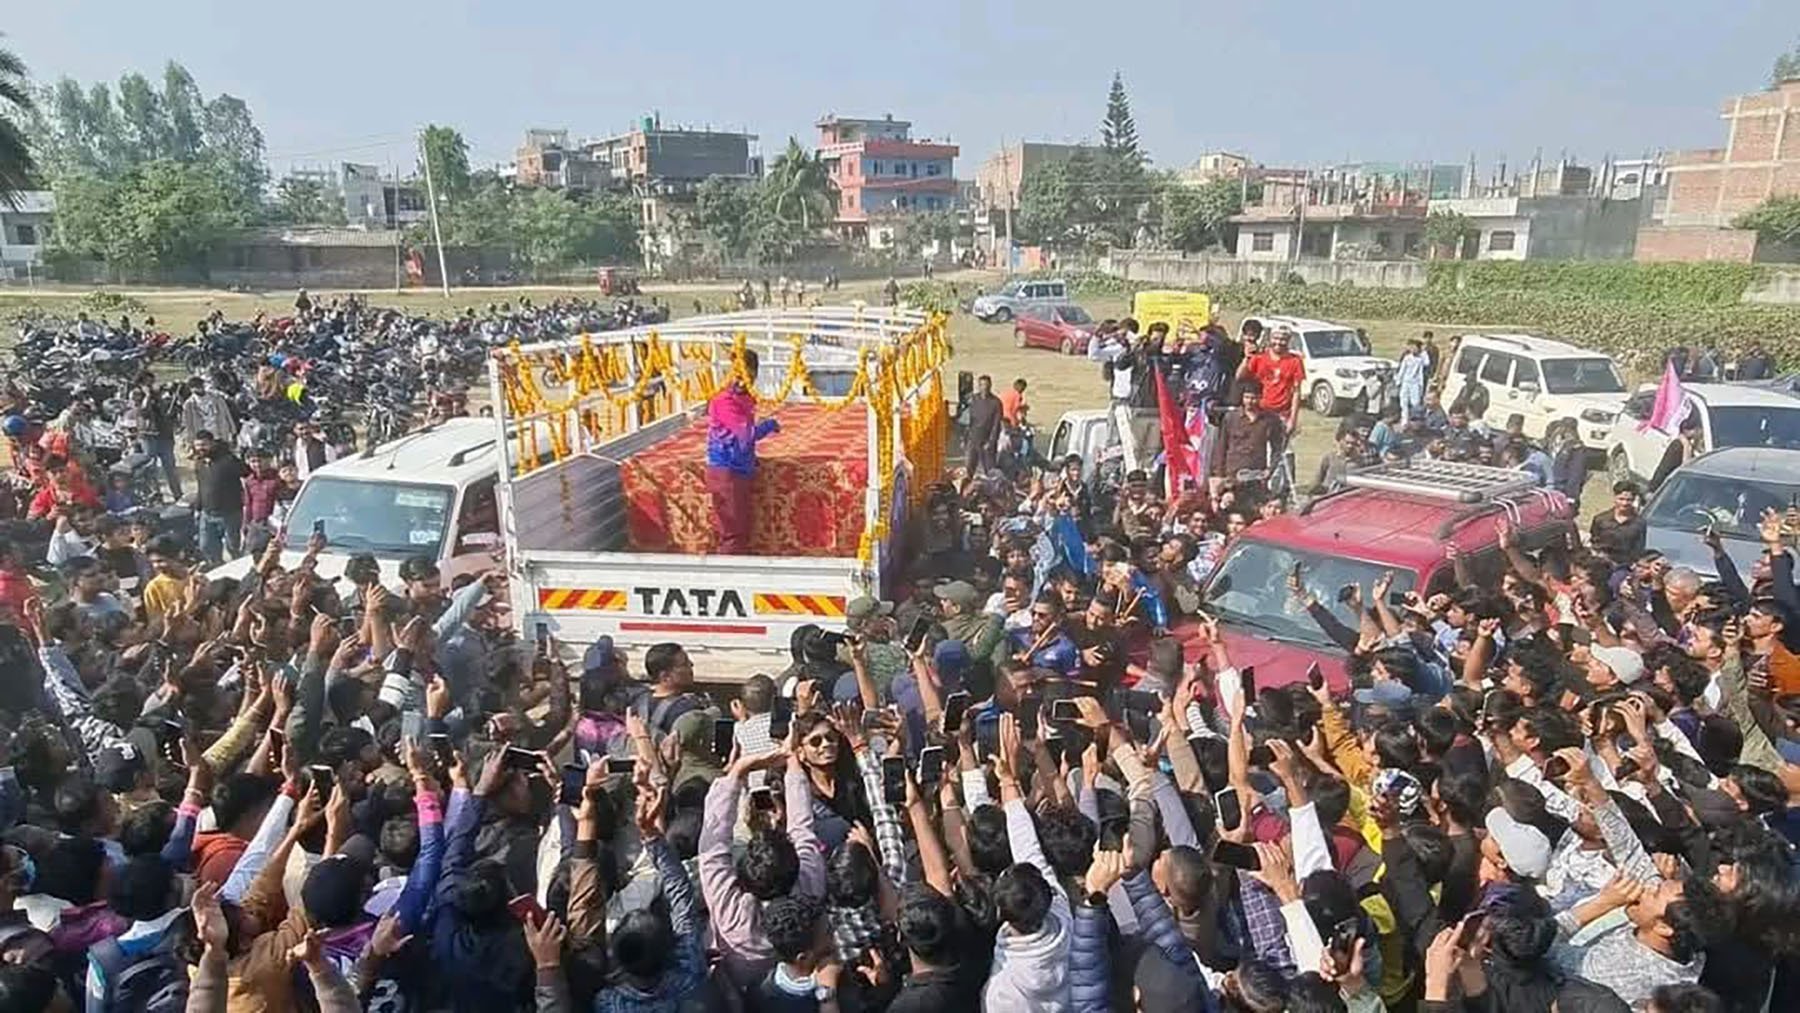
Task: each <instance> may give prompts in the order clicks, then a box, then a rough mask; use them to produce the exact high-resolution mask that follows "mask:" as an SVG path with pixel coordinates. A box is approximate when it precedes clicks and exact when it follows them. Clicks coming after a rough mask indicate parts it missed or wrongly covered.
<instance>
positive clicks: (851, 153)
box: [818, 115, 958, 239]
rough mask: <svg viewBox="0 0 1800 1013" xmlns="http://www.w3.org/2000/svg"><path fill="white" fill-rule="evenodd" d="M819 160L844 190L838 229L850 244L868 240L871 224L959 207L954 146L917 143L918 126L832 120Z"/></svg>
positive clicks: (822, 129)
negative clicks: (914, 134) (914, 130)
mask: <svg viewBox="0 0 1800 1013" xmlns="http://www.w3.org/2000/svg"><path fill="white" fill-rule="evenodd" d="M818 127H819V157H820V158H822V159H824V161H825V163H826V166H827V167H828V168H829V169H830V171H831V179H832V181H833V182H834V183H836V184H837V188H838V214H837V224H838V229H839V231H840V233H842V234H843V235H844V236H845V237H846V238H863V239H866V238H867V237H868V232H869V221H870V219H872V218H885V217H891V216H894V215H901V214H908V213H911V212H914V211H949V210H951V209H953V208H954V207H955V206H956V171H955V169H956V156H957V153H958V148H957V147H956V145H954V144H936V143H933V142H931V141H915V140H913V139H912V124H911V123H909V122H907V121H905V120H896V119H894V117H893V116H891V115H890V116H885V117H883V118H881V119H878V120H863V119H848V118H840V117H838V116H826V117H825V118H824V119H822V120H820V121H819V123H818Z"/></svg>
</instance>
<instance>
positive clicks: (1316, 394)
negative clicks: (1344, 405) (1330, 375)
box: [1307, 380, 1338, 417]
mask: <svg viewBox="0 0 1800 1013" xmlns="http://www.w3.org/2000/svg"><path fill="white" fill-rule="evenodd" d="M1307 401H1308V402H1309V403H1310V404H1311V405H1312V410H1313V411H1315V412H1318V413H1319V414H1320V415H1324V416H1326V417H1330V416H1333V415H1336V414H1337V413H1338V396H1337V393H1336V392H1335V391H1333V390H1332V389H1331V381H1329V380H1320V381H1319V382H1318V383H1315V384H1313V388H1312V394H1311V396H1309V397H1308V398H1307Z"/></svg>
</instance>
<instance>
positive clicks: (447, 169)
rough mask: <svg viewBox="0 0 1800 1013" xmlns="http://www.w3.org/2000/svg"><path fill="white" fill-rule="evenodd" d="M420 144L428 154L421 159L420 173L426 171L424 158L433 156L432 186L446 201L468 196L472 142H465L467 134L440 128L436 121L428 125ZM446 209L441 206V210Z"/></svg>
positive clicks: (454, 200) (450, 201)
mask: <svg viewBox="0 0 1800 1013" xmlns="http://www.w3.org/2000/svg"><path fill="white" fill-rule="evenodd" d="M420 147H421V148H422V149H423V151H424V155H423V156H422V158H421V159H420V162H419V172H420V173H421V174H423V173H424V172H425V161H424V159H427V158H428V159H430V160H431V185H432V186H433V187H434V188H435V189H436V190H437V193H438V197H439V198H441V199H442V200H444V201H445V202H446V203H454V202H456V201H457V200H459V199H461V198H463V197H466V196H467V195H468V194H469V191H470V189H471V181H470V175H469V145H468V144H467V143H466V142H464V141H463V135H462V134H461V133H460V132H459V131H457V130H456V129H455V128H454V127H440V126H438V125H437V124H435V123H434V124H431V125H430V126H427V127H426V128H425V136H424V138H423V139H422V140H421V141H420ZM442 210H443V209H442V208H440V209H439V211H440V213H441V212H442Z"/></svg>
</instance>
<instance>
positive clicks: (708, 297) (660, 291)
mask: <svg viewBox="0 0 1800 1013" xmlns="http://www.w3.org/2000/svg"><path fill="white" fill-rule="evenodd" d="M1001 277H1002V276H1001V275H1000V274H998V273H996V272H960V273H958V274H955V275H950V276H948V280H954V281H955V282H956V283H957V284H958V285H959V287H961V288H962V290H963V294H964V295H965V296H967V295H968V294H970V293H971V292H972V291H973V290H974V289H975V288H977V287H980V288H990V289H991V288H993V287H994V286H995V285H997V284H999V282H1000V280H1001ZM883 284H885V283H884V282H864V283H846V284H845V285H844V286H843V288H842V290H841V291H839V292H836V293H833V294H832V298H831V300H830V301H832V302H850V301H852V300H857V299H860V300H865V301H868V302H872V303H873V302H878V301H879V300H880V289H881V286H882V285H883ZM114 291H118V292H119V294H121V295H125V296H129V297H130V298H132V299H135V300H137V301H138V302H139V303H141V304H142V305H143V306H144V308H145V311H147V312H148V313H149V314H151V315H152V316H154V317H155V318H156V320H157V322H158V324H159V325H160V326H162V327H163V328H164V329H166V330H168V331H169V332H170V333H173V334H177V335H179V334H183V333H186V332H189V331H191V330H192V329H193V326H194V324H195V323H196V322H198V321H199V320H201V319H203V318H205V317H206V316H209V315H210V314H211V313H212V312H213V311H214V310H215V309H217V310H222V311H223V312H224V314H225V316H226V318H227V319H233V320H241V319H246V318H249V317H251V316H254V315H255V314H256V313H258V312H266V313H268V314H270V315H274V316H278V315H282V314H286V313H289V312H292V309H293V302H294V295H295V293H293V292H291V291H284V292H268V293H255V294H249V293H237V292H225V291H202V290H164V289H149V290H138V289H120V290H114ZM732 291H734V288H733V286H731V285H729V284H724V283H721V284H696V285H653V286H650V287H648V288H647V289H646V293H645V296H644V297H645V298H650V297H656V298H660V299H661V300H662V301H664V302H666V303H668V304H669V306H670V308H671V310H672V311H673V313H674V314H675V315H676V316H677V317H681V316H688V315H691V314H692V313H693V312H694V304H695V301H696V300H698V301H699V303H700V305H701V308H702V309H704V310H706V311H707V312H713V311H717V310H719V309H722V308H725V305H726V302H727V301H728V300H729V299H730V297H731V293H732ZM88 294H89V292H88V290H70V291H62V292H40V291H34V292H32V293H29V294H24V293H21V294H17V295H15V294H12V293H7V292H3V291H0V317H5V316H10V315H11V314H12V313H14V312H17V311H19V310H22V309H26V308H28V307H40V308H43V309H45V310H47V311H49V312H53V313H58V314H66V315H69V316H73V315H74V311H75V309H76V308H77V307H78V306H79V304H80V303H81V300H82V298H83V297H84V296H87V295H88ZM336 294H340V293H336V292H332V291H324V290H322V291H314V292H313V293H312V296H313V298H314V299H315V300H317V299H329V298H330V297H332V296H333V295H336ZM596 294H597V293H596V289H595V288H593V287H592V286H585V287H576V286H563V287H553V286H545V287H532V286H522V287H515V288H481V289H464V290H452V292H451V295H450V296H449V298H447V299H446V298H445V297H444V295H443V294H442V293H440V292H438V291H435V290H433V291H428V292H427V291H408V292H404V293H396V292H393V291H391V290H388V291H369V292H366V293H365V295H366V296H367V298H368V299H369V301H370V302H371V303H373V304H374V305H377V306H394V307H398V308H400V309H402V310H404V311H406V312H409V313H419V314H426V315H449V314H452V313H460V312H462V311H464V310H466V309H469V308H471V307H473V308H475V309H477V310H480V309H482V308H484V307H486V306H488V305H489V304H490V303H498V302H506V301H515V302H516V301H517V300H519V299H520V298H522V297H525V298H530V299H532V300H533V301H536V302H546V301H549V300H552V299H555V298H558V297H560V296H570V295H574V296H581V297H585V298H591V297H594V296H595V295H596ZM1077 301H1078V302H1080V303H1081V304H1082V306H1083V307H1084V308H1085V309H1086V310H1087V311H1088V312H1089V313H1090V314H1091V315H1092V316H1093V317H1094V318H1095V319H1106V318H1108V317H1122V316H1125V315H1126V314H1127V313H1128V311H1129V300H1128V299H1127V298H1125V297H1123V296H1118V297H1106V298H1091V299H1080V300H1077ZM110 315H113V314H109V316H110ZM1220 317H1221V321H1222V322H1223V323H1224V324H1225V326H1226V327H1228V328H1230V329H1231V330H1232V331H1233V332H1234V333H1235V331H1236V328H1237V325H1238V323H1239V322H1240V319H1241V315H1240V314H1235V313H1233V312H1231V310H1230V307H1223V308H1222V309H1221V312H1220ZM1339 322H1340V323H1344V324H1348V325H1350V326H1353V327H1361V328H1363V330H1364V331H1365V332H1366V333H1367V334H1368V336H1369V340H1370V342H1371V343H1372V344H1373V345H1374V349H1375V354H1377V355H1381V356H1384V357H1387V358H1391V359H1397V358H1398V357H1399V355H1400V351H1401V349H1402V348H1403V347H1404V345H1405V342H1406V340H1407V339H1408V338H1414V337H1417V336H1418V335H1419V334H1420V332H1422V331H1425V330H1434V331H1436V332H1437V333H1438V334H1440V335H1448V334H1451V333H1460V332H1462V331H1468V330H1474V329H1475V328H1470V327H1468V326H1466V325H1464V326H1451V325H1440V324H1432V323H1428V322H1412V321H1388V320H1344V321H1339ZM1504 323H1505V322H1504V321H1496V322H1495V324H1496V326H1501V325H1504ZM951 337H952V341H953V342H954V345H955V349H956V353H955V357H954V359H953V360H952V364H951V365H952V369H955V370H965V369H966V370H969V371H971V372H975V373H985V374H988V375H991V376H992V377H993V378H994V385H995V388H996V389H999V388H1000V387H1002V386H1003V385H1006V384H1010V383H1011V382H1012V381H1013V379H1014V378H1015V377H1024V378H1025V380H1026V381H1027V383H1029V384H1030V388H1029V390H1027V392H1026V400H1027V401H1028V402H1029V403H1030V404H1031V415H1032V418H1033V419H1034V420H1035V421H1036V423H1037V426H1038V429H1039V431H1040V433H1041V434H1042V438H1043V439H1046V440H1047V439H1048V438H1049V435H1050V433H1051V432H1052V431H1053V430H1054V428H1055V425H1056V420H1057V418H1058V417H1060V416H1061V415H1062V413H1063V412H1065V411H1069V410H1072V409H1078V408H1097V407H1103V406H1104V405H1105V404H1106V390H1105V387H1104V386H1103V383H1102V380H1101V378H1100V371H1099V368H1098V367H1097V366H1095V365H1094V364H1093V363H1091V362H1089V361H1087V360H1086V359H1085V358H1081V357H1078V356H1064V355H1060V354H1058V353H1056V352H1052V351H1048V350H1044V349H1021V348H1018V347H1016V346H1014V344H1013V335H1012V327H1011V326H1010V325H1004V324H984V323H982V322H980V321H979V320H976V319H975V318H973V317H971V316H968V315H967V314H963V313H958V314H957V315H956V316H955V317H954V318H953V319H952V322H951ZM12 338H13V335H12V333H11V331H10V329H9V330H8V331H7V332H6V333H5V334H4V336H3V337H0V341H3V342H4V343H7V344H10V343H11V341H12ZM1336 428H1337V420H1336V419H1326V418H1321V417H1319V416H1317V415H1315V414H1313V413H1312V412H1311V410H1310V409H1309V410H1307V411H1306V413H1305V414H1304V415H1303V416H1302V420H1301V430H1300V435H1299V437H1298V438H1297V440H1296V443H1295V447H1294V449H1295V453H1296V460H1297V462H1298V468H1299V470H1300V473H1301V474H1302V475H1309V474H1310V473H1311V471H1312V469H1313V468H1315V467H1316V466H1317V464H1318V461H1319V458H1320V457H1322V456H1323V455H1324V454H1325V453H1326V452H1327V451H1328V450H1329V449H1330V448H1331V443H1332V436H1333V433H1334V432H1335V430H1336ZM1601 485H1603V483H1601V482H1598V481H1596V482H1590V483H1589V485H1588V488H1587V490H1586V495H1585V496H1584V497H1583V510H1582V514H1583V516H1587V515H1590V514H1592V513H1593V512H1595V511H1597V510H1599V509H1601V508H1602V506H1603V504H1604V502H1605V500H1606V499H1607V497H1606V495H1605V492H1604V490H1602V489H1601Z"/></svg>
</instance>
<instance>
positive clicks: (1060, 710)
mask: <svg viewBox="0 0 1800 1013" xmlns="http://www.w3.org/2000/svg"><path fill="white" fill-rule="evenodd" d="M1080 719H1081V710H1080V708H1078V707H1076V706H1075V701H1073V700H1052V701H1050V720H1052V721H1078V720H1080Z"/></svg>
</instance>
